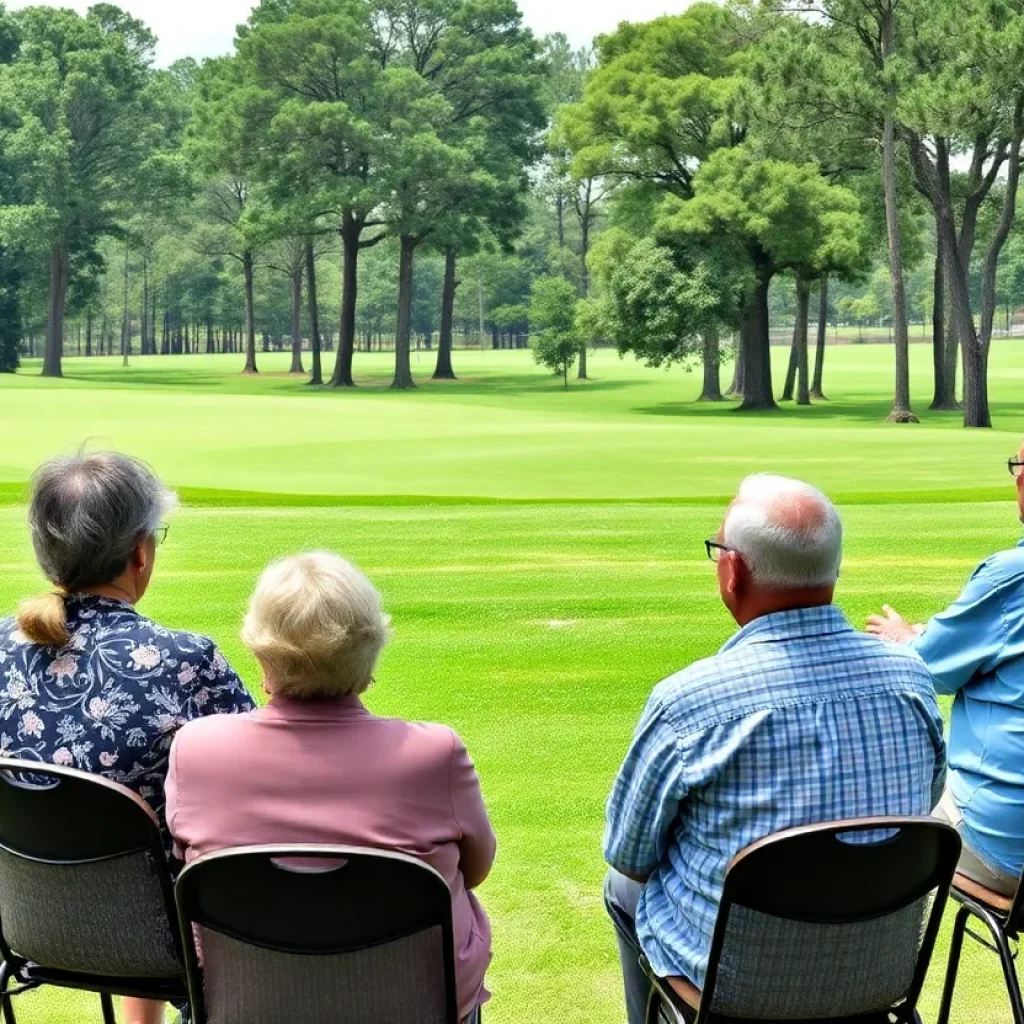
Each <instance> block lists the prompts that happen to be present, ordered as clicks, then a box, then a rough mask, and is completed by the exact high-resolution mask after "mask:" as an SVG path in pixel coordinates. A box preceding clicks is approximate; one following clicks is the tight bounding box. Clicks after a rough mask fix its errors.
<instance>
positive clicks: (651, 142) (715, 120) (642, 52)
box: [560, 3, 748, 390]
mask: <svg viewBox="0 0 1024 1024" xmlns="http://www.w3.org/2000/svg"><path fill="white" fill-rule="evenodd" d="M742 27H743V25H742V19H741V18H740V17H739V16H738V15H737V14H736V13H735V12H734V11H733V10H730V9H727V8H722V7H718V6H716V5H714V4H709V3H697V4H694V5H693V6H692V7H690V8H688V9H687V10H686V11H685V12H684V13H683V14H680V15H672V16H666V17H663V18H657V19H655V20H654V21H651V22H649V23H647V24H642V25H637V24H623V25H621V26H620V27H619V29H618V31H617V32H615V33H612V34H611V35H608V36H603V37H601V38H600V39H599V40H598V43H597V48H598V66H597V68H596V69H595V70H594V71H593V72H592V73H591V75H590V76H589V78H588V79H587V81H586V86H585V90H584V96H583V100H582V102H580V103H578V104H575V105H573V106H570V107H568V108H566V109H565V110H564V112H563V115H562V117H561V119H560V131H561V132H562V133H563V134H564V138H565V140H566V144H567V146H568V148H569V149H570V150H571V151H572V153H573V163H572V173H573V175H574V176H575V178H576V179H577V181H580V182H585V181H587V180H598V179H599V180H601V181H608V182H611V183H618V184H623V183H632V184H634V185H638V186H642V187H643V189H644V190H646V191H647V192H653V193H655V194H656V195H660V196H671V197H674V198H675V199H677V200H683V201H686V200H689V199H692V198H693V195H694V181H695V179H696V176H697V174H698V172H699V170H700V167H701V166H702V164H703V163H704V162H705V161H706V160H707V159H708V158H709V157H710V156H711V155H712V154H713V153H714V152H715V151H716V150H718V149H721V148H729V147H732V146H736V145H738V144H740V143H741V142H742V141H743V139H744V138H745V136H746V130H747V128H746V125H745V124H744V123H742V122H741V121H738V120H736V119H735V117H734V113H735V111H734V106H735V104H734V99H735V97H736V94H737V91H738V89H739V88H740V84H741V77H740V75H739V66H738V63H737V61H738V55H740V54H741V53H742V52H743V51H744V49H745V47H746V46H747V44H748V38H747V37H746V36H745V34H744V32H743V31H742ZM636 233H637V234H640V233H641V232H640V231H639V230H638V231H636ZM708 341H709V344H708V345H707V348H706V352H707V358H708V366H707V376H708V378H709V381H710V378H711V376H712V375H713V374H717V371H718V364H719V352H718V346H717V343H716V342H715V339H714V337H713V336H711V337H709V339H708ZM713 342H715V343H713ZM712 390H713V389H712Z"/></svg>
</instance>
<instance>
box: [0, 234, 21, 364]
mask: <svg viewBox="0 0 1024 1024" xmlns="http://www.w3.org/2000/svg"><path fill="white" fill-rule="evenodd" d="M12 257H14V258H12ZM21 282H22V268H21V265H20V263H19V261H18V259H17V258H16V256H15V255H14V254H11V253H8V252H5V251H4V250H3V249H0V373H14V372H15V371H16V370H17V369H18V365H19V362H20V358H19V355H18V344H19V342H20V341H21Z"/></svg>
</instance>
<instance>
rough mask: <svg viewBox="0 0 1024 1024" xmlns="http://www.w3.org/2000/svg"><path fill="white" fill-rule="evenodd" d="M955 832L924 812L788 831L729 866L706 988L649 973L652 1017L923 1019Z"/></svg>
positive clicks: (673, 1023)
mask: <svg viewBox="0 0 1024 1024" xmlns="http://www.w3.org/2000/svg"><path fill="white" fill-rule="evenodd" d="M959 856H960V837H959V836H958V835H957V833H956V831H955V830H954V829H952V828H950V827H949V826H948V825H946V824H944V823H942V822H939V821H935V820H933V819H930V818H925V819H921V818H865V819H858V820H856V821H841V822H833V823H830V824H826V825H811V826H806V827H803V828H795V829H790V830H788V831H786V832H780V833H778V834H777V835H773V836H769V837H768V838H766V839H762V840H760V841H759V842H757V843H754V844H753V845H751V846H748V847H747V848H746V849H745V850H743V851H742V852H740V853H739V854H738V855H737V856H736V857H735V858H734V859H733V861H732V863H731V864H730V865H729V870H728V873H727V874H726V877H725V887H724V891H723V893H722V902H721V904H720V906H719V910H718V918H717V921H716V923H715V931H714V937H713V940H712V945H711V953H710V957H709V961H708V968H707V975H706V978H705V983H704V989H703V991H700V990H698V989H697V988H696V987H695V986H694V985H692V984H690V983H689V982H687V981H686V980H684V979H681V978H658V977H656V976H655V975H654V973H653V971H651V969H650V965H649V964H647V962H646V960H645V961H644V967H645V970H647V973H648V975H649V976H650V977H651V982H652V986H653V987H652V993H651V999H650V1003H649V1005H648V1013H647V1019H648V1024H657V1022H661V1021H667V1022H669V1024H677V1022H679V1021H687V1022H690V1021H692V1022H694V1024H707V1022H711V1021H723V1022H725V1021H730V1022H737V1021H762V1020H786V1021H826V1020H827V1021H830V1022H833V1024H834V1022H836V1021H847V1022H851V1024H852V1022H855V1021H856V1022H858V1024H882V1022H888V1021H897V1022H900V1024H910V1022H913V1021H918V1020H919V1017H918V1015H917V1001H918V998H919V997H920V994H921V987H922V985H923V984H924V979H925V974H926V973H927V970H928V964H929V962H930V960H931V955H932V950H933V949H934V946H935V937H936V935H937V933H938V930H939V925H940V923H941V920H942V910H943V907H944V905H945V903H946V896H947V893H948V891H949V886H950V882H951V880H952V878H953V872H954V870H955V869H956V863H957V860H958V858H959Z"/></svg>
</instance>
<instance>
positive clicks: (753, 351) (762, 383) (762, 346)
mask: <svg viewBox="0 0 1024 1024" xmlns="http://www.w3.org/2000/svg"><path fill="white" fill-rule="evenodd" d="M772 276H773V274H772V270H771V267H770V266H769V265H768V264H767V262H766V261H764V260H763V259H762V260H759V261H758V262H757V269H756V284H755V286H754V295H753V299H752V301H751V305H750V309H749V310H748V312H747V319H746V322H745V323H744V324H743V328H742V331H741V333H740V346H741V348H742V350H743V405H741V406H740V409H741V410H743V411H753V410H758V409H775V408H777V406H776V405H775V396H774V394H773V393H772V353H771V339H770V335H769V319H768V289H769V287H770V286H771V281H772Z"/></svg>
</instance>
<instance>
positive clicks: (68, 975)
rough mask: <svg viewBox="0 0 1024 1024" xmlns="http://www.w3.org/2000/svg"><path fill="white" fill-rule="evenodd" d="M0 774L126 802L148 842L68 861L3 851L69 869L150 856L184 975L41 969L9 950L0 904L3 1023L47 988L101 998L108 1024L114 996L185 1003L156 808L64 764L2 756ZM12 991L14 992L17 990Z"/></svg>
mask: <svg viewBox="0 0 1024 1024" xmlns="http://www.w3.org/2000/svg"><path fill="white" fill-rule="evenodd" d="M0 773H3V774H4V775H7V776H9V775H11V774H13V775H33V776H37V777H43V778H49V779H52V780H53V783H54V785H53V786H33V785H27V784H21V783H17V782H14V781H13V780H11V779H9V778H8V779H6V780H5V782H4V783H0V784H7V785H14V786H19V787H21V788H25V789H34V788H38V789H40V790H42V791H43V792H48V791H50V790H51V789H54V788H56V786H58V785H59V784H60V782H61V781H64V780H67V781H74V782H76V783H85V784H87V785H89V786H94V787H96V789H97V790H102V791H104V792H105V794H108V795H109V794H113V795H115V797H116V798H118V799H122V800H124V801H125V805H126V808H127V806H128V805H129V804H130V805H131V807H132V809H133V810H132V812H131V813H134V815H135V818H136V821H135V822H134V823H133V825H134V826H135V827H137V828H138V830H139V832H140V833H141V835H142V836H144V839H143V840H142V841H141V842H138V843H134V844H132V845H128V846H125V847H124V848H121V849H116V850H112V851H110V852H108V853H103V854H99V855H96V856H77V857H75V856H68V857H56V856H52V855H47V856H40V855H35V854H30V853H28V852H26V851H23V850H18V849H14V848H12V847H11V846H9V845H7V844H6V843H4V842H2V841H0V850H3V851H4V852H6V853H9V854H11V855H12V856H15V857H18V858H20V859H22V860H26V861H31V862H33V863H36V864H50V865H59V866H65V867H72V866H75V865H88V864H98V863H102V862H104V861H110V860H117V859H120V858H121V857H126V856H130V855H133V854H140V853H141V854H145V855H147V856H149V857H151V858H152V863H153V868H154V872H155V874H156V877H157V882H158V884H159V886H160V889H161V894H162V897H163V903H164V908H165V911H166V914H167V922H166V923H167V926H168V931H169V932H170V935H171V937H172V940H173V942H174V945H175V953H176V955H177V958H178V960H179V962H180V963H182V965H183V966H182V976H181V978H180V980H176V979H166V978H134V977H132V978H124V977H118V976H114V975H102V974H86V973H79V972H72V971H65V970H60V969H56V968H49V967H47V966H46V965H45V964H36V963H33V962H31V961H29V960H26V959H24V958H23V957H20V956H19V955H18V954H17V953H16V952H15V951H14V950H13V949H12V948H11V946H10V944H9V942H8V940H7V936H6V933H5V932H4V927H3V901H2V899H0V957H2V963H0V1019H2V1020H3V1021H4V1022H6V1024H17V1019H16V1017H15V1012H14V997H15V996H18V995H21V994H22V993H24V992H29V991H32V990H33V989H37V988H40V987H41V986H44V985H53V986H55V987H59V988H70V989H78V990H83V991H87V992H95V993H97V994H98V995H99V997H100V1005H101V1008H102V1012H103V1021H104V1024H117V1019H116V1015H115V1013H114V1002H113V998H112V997H113V996H134V997H138V998H141V999H154V1000H165V1001H169V1002H179V1003H181V1002H184V1001H185V1000H186V999H187V996H188V992H187V989H186V985H185V973H184V959H183V956H182V945H181V941H180V935H179V932H178V924H177V912H176V908H175V904H174V891H173V887H172V884H171V878H170V873H169V871H168V868H167V859H166V855H165V853H164V849H163V844H162V840H161V836H160V827H159V823H158V821H157V817H156V815H155V814H154V812H153V809H152V808H151V807H150V806H149V804H147V803H146V802H145V801H144V800H143V799H142V798H141V797H140V796H139V795H138V794H136V793H134V792H132V791H131V790H130V789H128V788H127V787H125V786H121V785H119V784H118V783H116V782H112V781H111V780H110V779H106V778H104V777H103V776H101V775H95V774H92V773H90V772H83V771H79V770H78V769H75V768H65V767H63V766H61V765H53V764H44V763H42V762H36V761H23V760H19V759H16V758H8V757H0ZM12 986H13V987H12Z"/></svg>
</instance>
